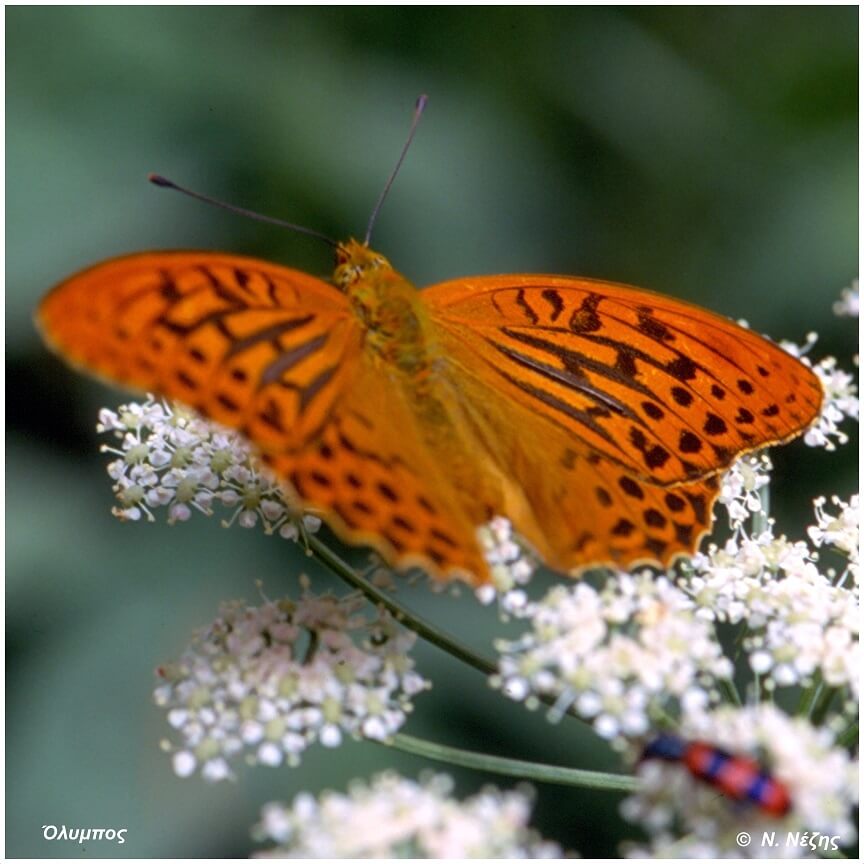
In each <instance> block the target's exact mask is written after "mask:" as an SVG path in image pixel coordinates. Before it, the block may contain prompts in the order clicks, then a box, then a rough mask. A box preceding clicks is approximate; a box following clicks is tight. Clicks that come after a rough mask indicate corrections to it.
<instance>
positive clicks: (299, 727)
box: [155, 586, 429, 781]
mask: <svg viewBox="0 0 864 864" xmlns="http://www.w3.org/2000/svg"><path fill="white" fill-rule="evenodd" d="M363 602H364V601H363V600H362V598H361V597H359V596H358V595H352V596H349V597H335V596H333V595H330V594H325V595H322V596H315V595H313V594H312V593H311V592H310V591H309V589H308V586H306V588H305V590H304V593H303V596H302V597H301V599H300V600H298V601H296V602H295V601H292V600H288V599H284V600H280V601H278V602H271V601H268V602H265V603H264V604H262V605H261V606H257V607H247V606H245V605H243V604H241V603H226V604H224V605H223V606H222V609H221V610H220V615H219V617H218V618H217V619H216V620H215V621H214V622H213V623H212V624H211V625H210V626H209V627H208V628H207V629H206V630H203V631H202V632H200V633H198V634H197V635H196V636H195V639H194V641H193V642H192V644H191V645H190V646H189V648H188V649H187V650H186V652H185V653H184V654H183V656H182V657H181V658H180V660H179V661H178V662H177V663H174V664H171V665H168V666H164V667H162V668H160V669H159V670H157V672H158V674H159V677H160V678H161V680H162V683H160V684H159V686H158V687H157V689H156V692H155V699H156V703H157V704H158V705H159V706H161V707H163V708H165V709H166V710H167V712H168V722H169V724H170V725H171V727H173V729H174V730H175V733H176V735H177V736H178V737H179V739H180V741H179V743H177V744H172V743H170V742H167V741H166V742H164V743H163V747H164V749H166V750H170V751H172V752H173V757H172V758H173V766H174V771H175V773H177V774H178V775H179V776H181V777H187V776H189V775H191V774H193V773H195V772H196V771H200V772H201V774H202V776H203V777H204V778H205V779H207V780H211V781H214V780H222V779H225V778H227V777H230V776H231V775H232V769H231V763H232V761H234V760H236V759H237V758H238V757H240V756H241V755H245V756H246V759H247V761H248V762H250V763H253V764H256V763H257V764H261V765H271V766H276V765H281V764H283V763H288V764H291V765H296V764H297V763H298V762H299V760H300V755H301V754H302V753H303V751H304V750H305V749H306V748H307V747H308V746H309V745H310V744H312V743H314V742H316V741H317V742H319V743H321V744H323V745H324V746H325V747H336V746H338V745H339V744H340V743H341V742H342V739H343V737H344V736H345V735H350V736H353V737H358V738H359V737H364V738H372V739H376V740H383V739H386V738H388V737H389V736H390V735H392V734H393V733H394V732H396V731H397V730H398V729H399V727H400V726H401V725H402V724H403V723H404V722H405V719H406V715H407V714H408V712H410V710H411V707H412V706H411V697H413V696H415V695H416V694H418V693H420V692H421V691H423V690H424V689H426V688H427V687H428V686H429V685H428V684H427V682H426V681H425V680H424V679H423V678H422V677H421V676H420V675H418V674H417V673H416V672H415V671H414V668H413V666H414V664H413V661H412V660H411V659H410V658H409V657H408V653H407V652H408V649H409V648H410V647H411V645H412V644H413V643H414V640H415V636H414V634H413V633H410V632H409V631H407V630H405V629H404V628H402V627H400V626H398V625H397V624H396V623H395V622H394V621H393V620H392V619H391V618H389V617H388V616H387V615H386V614H384V613H376V614H375V615H374V616H373V617H371V618H370V617H369V616H368V615H364V614H361V608H362V607H363Z"/></svg>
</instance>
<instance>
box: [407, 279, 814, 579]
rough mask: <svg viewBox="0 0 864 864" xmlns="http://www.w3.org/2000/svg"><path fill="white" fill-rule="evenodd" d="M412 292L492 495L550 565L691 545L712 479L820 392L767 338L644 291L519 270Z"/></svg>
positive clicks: (809, 413)
mask: <svg viewBox="0 0 864 864" xmlns="http://www.w3.org/2000/svg"><path fill="white" fill-rule="evenodd" d="M423 296H424V298H425V301H426V304H427V307H428V309H429V312H430V315H431V317H432V320H433V321H434V323H435V324H436V325H437V337H438V339H439V342H440V344H441V350H442V354H443V356H444V357H446V358H447V359H446V363H447V366H448V371H447V375H448V377H449V378H451V379H452V380H454V381H458V382H459V389H460V402H461V403H462V404H463V405H464V406H466V411H467V413H468V416H469V417H470V426H471V427H472V428H473V429H474V430H475V435H476V436H477V437H478V438H479V439H480V440H481V441H483V442H484V449H485V453H486V455H487V458H488V460H489V462H490V463H494V464H495V468H496V470H497V471H498V472H499V473H500V474H503V475H505V476H506V477H507V478H508V480H509V486H508V487H507V494H506V501H505V500H504V499H499V500H498V501H494V500H492V501H490V502H489V504H490V506H492V507H498V508H502V507H503V508H504V509H498V510H497V512H503V513H504V514H505V515H507V516H509V517H510V518H511V520H512V522H513V524H514V525H515V527H516V529H517V530H518V531H519V533H521V534H522V535H523V536H524V537H526V538H527V539H528V540H529V541H530V542H531V543H533V544H534V546H535V547H536V548H537V550H538V551H539V552H540V553H541V555H542V556H543V557H544V558H545V560H546V561H547V562H549V563H550V564H551V565H552V566H555V567H559V568H562V569H580V568H584V567H587V566H592V565H600V564H604V563H609V564H613V565H619V566H632V565H633V564H636V563H643V562H644V563H660V564H664V565H665V564H668V563H669V562H670V561H672V560H673V559H674V558H675V557H677V556H679V555H683V554H689V553H692V552H693V550H694V549H695V548H696V547H697V545H698V543H699V539H700V538H701V537H702V536H703V534H705V533H706V532H707V531H709V530H710V527H711V519H712V517H711V511H712V507H713V503H714V500H715V499H716V497H717V494H718V482H717V478H716V476H714V475H716V474H717V473H718V472H720V471H721V470H722V469H724V468H725V467H727V466H728V465H729V464H730V463H731V461H732V460H733V459H734V458H735V457H736V456H738V455H739V454H741V453H744V452H747V451H749V450H754V449H757V448H759V447H765V446H767V445H769V444H774V443H778V442H780V441H783V440H786V439H788V438H790V437H793V436H794V435H796V434H798V433H799V432H801V431H802V430H803V429H804V428H805V427H806V426H807V425H808V424H809V423H810V422H811V421H812V420H813V419H814V418H815V417H816V415H817V413H818V410H819V407H820V405H821V402H822V390H821V386H820V384H819V382H818V379H817V378H816V377H815V376H814V375H813V373H812V372H811V371H810V370H809V369H807V368H806V367H805V366H803V365H802V364H801V363H800V362H799V361H797V360H796V359H794V358H793V357H791V356H790V355H788V354H786V353H785V352H784V351H782V350H781V349H780V348H778V347H776V346H775V345H773V344H772V343H770V342H768V341H767V340H765V339H763V338H762V337H760V336H758V335H756V334H755V333H752V332H750V331H749V330H746V329H743V328H741V327H738V326H736V325H735V324H733V323H731V322H729V321H727V320H725V319H723V318H720V317H718V316H716V315H713V314H711V313H709V312H706V311H704V310H702V309H699V308H698V307H695V306H691V305H688V304H686V303H681V302H677V301H675V300H671V299H669V298H666V297H662V296H659V295H655V294H652V293H650V292H645V291H639V290H637V289H631V288H627V287H624V286H620V285H613V284H609V283H603V282H593V281H590V280H584V279H571V278H565V277H555V276H527V275H526V276H523V275H517V276H493V277H477V278H468V279H460V280H458V281H455V282H449V283H444V284H441V285H436V286H433V287H432V288H429V289H426V290H425V291H424V292H423ZM465 494H466V496H468V495H475V494H476V493H475V492H474V491H473V490H466V492H465Z"/></svg>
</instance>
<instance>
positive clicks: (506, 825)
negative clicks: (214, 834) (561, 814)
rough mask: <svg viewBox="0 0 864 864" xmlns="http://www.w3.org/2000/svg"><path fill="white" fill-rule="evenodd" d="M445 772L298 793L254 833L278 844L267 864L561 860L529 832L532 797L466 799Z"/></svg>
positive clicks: (486, 794) (488, 793)
mask: <svg viewBox="0 0 864 864" xmlns="http://www.w3.org/2000/svg"><path fill="white" fill-rule="evenodd" d="M452 791H453V783H452V781H451V780H450V778H449V777H447V776H446V775H442V774H437V775H432V776H427V777H425V778H421V780H420V781H419V782H416V781H413V780H407V779H405V778H403V777H400V776H399V775H397V774H392V773H387V774H379V775H378V776H377V777H374V778H373V779H372V782H371V783H369V784H366V783H359V782H358V783H354V784H352V786H351V787H350V788H349V790H348V793H347V794H342V793H337V792H325V793H324V794H322V795H321V796H319V797H318V798H317V799H316V798H314V797H313V796H311V795H308V794H301V795H298V796H297V797H296V798H295V799H294V802H293V804H291V805H290V806H285V805H284V804H277V803H273V804H268V805H267V806H266V807H265V808H264V810H263V812H262V814H261V822H260V823H259V824H258V825H257V826H256V827H255V829H254V831H253V834H254V836H255V837H256V839H257V840H258V841H259V842H270V843H275V844H276V845H275V846H274V847H273V848H271V849H269V850H267V851H265V852H261V853H259V856H260V857H266V858H558V857H560V856H561V854H562V853H561V849H560V847H558V846H557V845H556V844H554V843H548V842H544V841H542V840H541V839H540V838H539V837H538V835H537V834H536V833H535V832H534V831H532V830H530V829H529V828H528V817H529V816H530V812H531V798H530V796H529V794H528V792H527V791H510V792H501V791H499V790H497V789H495V788H487V789H484V790H483V791H482V792H480V793H479V794H477V795H474V796H472V797H470V798H466V799H465V800H463V801H459V800H457V799H455V798H453V797H451V795H452Z"/></svg>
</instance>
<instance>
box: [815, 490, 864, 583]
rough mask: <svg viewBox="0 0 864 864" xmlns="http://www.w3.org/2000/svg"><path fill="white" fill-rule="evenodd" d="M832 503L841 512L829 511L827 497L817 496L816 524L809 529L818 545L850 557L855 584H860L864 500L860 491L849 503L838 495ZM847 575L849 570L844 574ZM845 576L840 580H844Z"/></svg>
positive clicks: (832, 499) (850, 566)
mask: <svg viewBox="0 0 864 864" xmlns="http://www.w3.org/2000/svg"><path fill="white" fill-rule="evenodd" d="M831 503H832V504H833V505H834V506H835V507H837V508H839V511H840V512H839V513H829V512H828V511H827V510H826V509H825V499H824V498H817V499H816V500H815V501H814V502H813V507H814V509H815V511H816V524H815V525H811V526H810V527H809V528H808V529H807V533H808V535H809V536H810V541H811V542H812V543H813V545H814V546H816V547H817V548H819V547H822V546H828V547H832V548H833V549H835V550H836V551H837V552H839V553H840V554H841V555H845V556H846V558H847V559H848V561H849V568H848V569H849V570H850V571H851V573H852V575H853V585H854V587H855V588H856V590H857V587H858V566H859V558H860V540H859V525H858V521H859V518H860V515H861V502H860V499H859V496H858V495H853V496H852V497H851V498H850V499H849V503H848V504H847V503H846V502H845V501H842V500H841V499H840V498H839V497H838V496H837V495H832V496H831ZM844 575H845V574H844ZM843 581H845V580H842V579H841V580H840V582H841V584H842V582H843Z"/></svg>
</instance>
